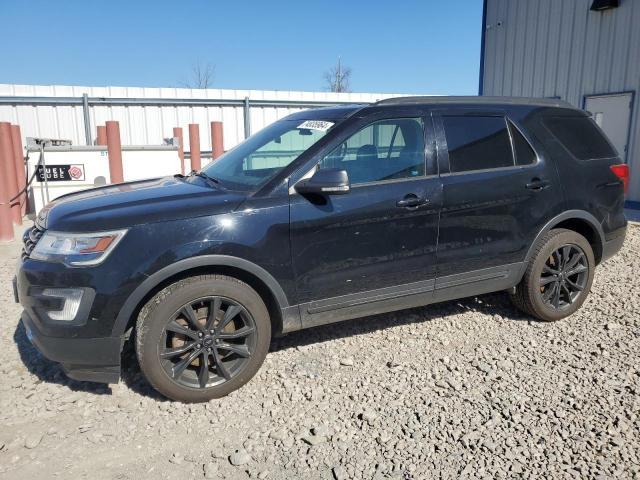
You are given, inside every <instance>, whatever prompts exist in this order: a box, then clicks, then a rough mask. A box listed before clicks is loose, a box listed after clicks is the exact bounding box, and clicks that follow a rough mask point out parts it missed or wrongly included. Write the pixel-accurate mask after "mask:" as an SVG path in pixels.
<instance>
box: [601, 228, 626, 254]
mask: <svg viewBox="0 0 640 480" xmlns="http://www.w3.org/2000/svg"><path fill="white" fill-rule="evenodd" d="M626 234H627V227H626V226H624V227H622V228H619V229H618V230H616V231H614V232H612V233H610V234H609V235H607V237H606V239H605V241H604V243H603V244H602V260H601V261H602V262H604V261H605V260H607V259H609V258H611V257H613V256H614V255H615V254H616V253H618V252H619V251H620V249H621V248H622V245H623V244H624V239H625V236H626Z"/></svg>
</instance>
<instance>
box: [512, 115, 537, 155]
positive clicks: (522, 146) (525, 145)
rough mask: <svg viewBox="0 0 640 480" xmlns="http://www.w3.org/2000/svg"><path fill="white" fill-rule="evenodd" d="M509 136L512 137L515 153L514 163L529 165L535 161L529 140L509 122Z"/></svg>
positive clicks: (534, 153)
mask: <svg viewBox="0 0 640 480" xmlns="http://www.w3.org/2000/svg"><path fill="white" fill-rule="evenodd" d="M509 128H510V129H511V138H513V148H514V150H515V153H516V165H530V164H532V163H534V162H535V161H536V152H534V151H533V148H531V145H529V142H527V140H526V139H525V138H524V137H523V136H522V134H521V133H520V131H519V130H518V129H517V128H516V127H514V126H513V124H512V123H509Z"/></svg>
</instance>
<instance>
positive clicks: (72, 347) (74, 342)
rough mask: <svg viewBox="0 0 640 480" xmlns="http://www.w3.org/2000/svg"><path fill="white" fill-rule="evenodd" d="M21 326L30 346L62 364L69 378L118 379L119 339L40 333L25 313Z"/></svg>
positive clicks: (106, 380) (91, 380)
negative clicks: (56, 335)
mask: <svg viewBox="0 0 640 480" xmlns="http://www.w3.org/2000/svg"><path fill="white" fill-rule="evenodd" d="M22 324H23V325H24V328H25V330H26V332H27V337H28V338H29V340H30V341H31V343H33V345H34V346H35V347H36V348H37V349H38V350H39V351H40V353H42V355H44V356H45V357H46V358H48V359H49V360H52V361H54V362H58V363H60V364H61V365H62V368H63V370H64V372H65V373H66V374H67V376H68V377H69V378H73V379H74V380H82V381H87V382H99V383H117V382H118V381H119V379H120V351H121V348H122V340H121V339H120V338H114V337H103V338H64V337H51V336H47V335H45V334H43V333H42V331H41V330H40V329H39V328H38V326H37V323H36V321H34V320H33V319H32V318H31V317H30V316H29V314H28V313H27V311H26V310H25V311H24V312H23V313H22Z"/></svg>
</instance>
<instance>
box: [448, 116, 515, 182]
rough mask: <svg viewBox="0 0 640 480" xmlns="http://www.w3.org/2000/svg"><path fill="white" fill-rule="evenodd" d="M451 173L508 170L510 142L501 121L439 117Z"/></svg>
mask: <svg viewBox="0 0 640 480" xmlns="http://www.w3.org/2000/svg"><path fill="white" fill-rule="evenodd" d="M442 122H443V124H444V131H445V135H446V137H447V147H448V149H449V166H450V168H451V172H452V173H456V172H469V171H473V170H487V169H491V168H502V167H511V166H513V165H514V162H513V155H512V153H511V141H510V139H509V131H508V130H507V122H506V119H505V118H504V117H482V116H445V117H442Z"/></svg>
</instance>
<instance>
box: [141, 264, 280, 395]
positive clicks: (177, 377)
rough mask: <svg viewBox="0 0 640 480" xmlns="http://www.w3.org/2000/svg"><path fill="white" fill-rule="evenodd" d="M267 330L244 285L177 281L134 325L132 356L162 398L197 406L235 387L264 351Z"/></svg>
mask: <svg viewBox="0 0 640 480" xmlns="http://www.w3.org/2000/svg"><path fill="white" fill-rule="evenodd" d="M270 340H271V323H270V320H269V313H268V311H267V308H266V306H265V304H264V302H263V301H262V298H261V297H260V296H259V295H258V294H257V293H256V292H255V290H253V289H252V288H251V287H249V285H247V284H245V283H243V282H241V281H239V280H237V279H235V278H231V277H227V276H223V275H204V276H197V277H190V278H187V279H184V280H180V281H178V282H176V283H174V284H172V285H170V286H168V287H166V288H165V289H163V290H161V291H160V292H159V293H158V294H157V295H156V296H154V297H153V298H152V299H151V300H150V301H149V302H148V303H147V304H146V305H145V306H144V308H143V309H142V310H141V312H140V315H139V317H138V323H137V325H136V353H137V356H138V361H139V363H140V368H141V370H142V372H143V373H144V375H145V376H146V378H147V379H148V381H149V382H150V383H151V385H152V386H153V387H154V388H155V389H156V390H158V391H159V392H160V393H162V394H163V395H166V396H167V397H169V398H171V399H173V400H178V401H183V402H203V401H207V400H210V399H212V398H219V397H222V396H224V395H227V394H228V393H230V392H232V391H233V390H236V389H238V388H240V387H241V386H242V385H244V384H245V383H246V382H247V381H249V379H251V377H253V375H254V374H255V373H256V372H257V371H258V369H259V368H260V366H261V365H262V362H263V361H264V358H265V356H266V354H267V350H268V349H269V342H270Z"/></svg>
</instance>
